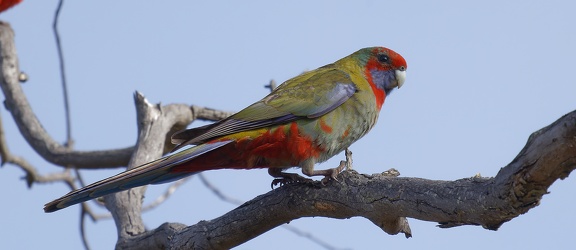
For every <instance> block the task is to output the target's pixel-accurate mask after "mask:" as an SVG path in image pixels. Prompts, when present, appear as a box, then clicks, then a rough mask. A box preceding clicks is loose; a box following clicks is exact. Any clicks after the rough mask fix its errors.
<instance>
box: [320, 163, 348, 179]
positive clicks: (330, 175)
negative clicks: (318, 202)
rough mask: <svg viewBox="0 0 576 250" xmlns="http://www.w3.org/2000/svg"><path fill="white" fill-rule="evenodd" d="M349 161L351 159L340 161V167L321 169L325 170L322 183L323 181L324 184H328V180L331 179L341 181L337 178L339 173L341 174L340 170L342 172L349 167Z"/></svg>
mask: <svg viewBox="0 0 576 250" xmlns="http://www.w3.org/2000/svg"><path fill="white" fill-rule="evenodd" d="M349 162H350V161H340V165H338V167H335V168H331V169H326V170H321V171H323V174H324V178H322V180H321V181H320V183H322V185H326V184H328V181H330V180H335V181H339V180H338V178H337V177H338V174H340V172H342V170H343V169H344V168H348V167H349V166H350V165H349Z"/></svg>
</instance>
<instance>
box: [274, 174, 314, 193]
mask: <svg viewBox="0 0 576 250" xmlns="http://www.w3.org/2000/svg"><path fill="white" fill-rule="evenodd" d="M310 181H312V180H310V179H308V178H304V177H302V176H300V175H297V174H294V175H286V176H282V177H279V178H275V179H274V180H272V183H271V184H270V187H271V188H272V189H274V186H276V185H279V186H280V187H281V186H284V185H286V184H291V183H298V182H310Z"/></svg>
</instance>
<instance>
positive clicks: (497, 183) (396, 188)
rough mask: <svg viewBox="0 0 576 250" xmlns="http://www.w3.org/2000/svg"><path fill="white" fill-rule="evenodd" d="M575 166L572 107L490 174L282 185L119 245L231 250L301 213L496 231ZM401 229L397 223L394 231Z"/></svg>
mask: <svg viewBox="0 0 576 250" xmlns="http://www.w3.org/2000/svg"><path fill="white" fill-rule="evenodd" d="M574 168H576V111H573V112H571V113H569V114H567V115H565V116H563V117H562V118H560V119H558V120H557V121H556V122H554V123H552V124H551V125H549V126H547V127H545V128H543V129H541V130H539V131H537V132H535V133H533V134H532V135H531V136H530V138H529V139H528V142H527V144H526V146H525V147H524V149H522V151H521V152H520V153H519V154H518V156H517V157H516V158H515V159H514V160H513V161H512V162H511V163H510V164H508V165H507V166H505V167H504V168H502V169H501V170H500V172H499V173H498V174H497V175H496V176H495V177H492V178H483V177H471V178H466V179H460V180H455V181H436V180H426V179H420V178H405V177H398V178H393V177H389V175H387V174H373V175H364V174H358V173H357V172H355V171H346V172H343V173H341V175H340V176H339V178H340V179H341V181H340V182H330V183H329V184H328V185H327V186H324V187H322V186H317V185H310V184H291V185H285V186H283V187H281V188H278V189H276V190H273V191H270V192H268V193H266V194H263V195H260V196H258V197H256V198H254V199H253V200H251V201H249V202H246V203H244V204H243V205H241V206H240V207H238V208H236V209H234V210H232V211H230V212H228V213H226V214H225V215H222V216H221V217H218V218H215V219H212V220H210V221H201V222H199V223H198V224H195V225H191V226H184V225H182V224H178V223H166V224H163V225H161V226H160V227H158V228H156V229H154V230H152V231H148V232H145V233H143V234H140V235H136V236H134V237H131V238H128V239H125V240H124V241H122V242H120V243H119V245H117V247H119V248H122V249H124V248H133V249H136V248H156V249H160V248H162V249H163V248H168V249H228V248H231V247H234V246H237V245H239V244H242V243H243V242H246V241H248V240H250V239H252V238H254V237H257V236H258V235H260V234H262V233H264V232H266V231H268V230H270V229H272V228H274V227H277V226H279V225H281V224H284V223H288V222H290V221H292V220H295V219H298V218H302V217H313V216H322V217H329V218H337V219H343V218H350V217H354V216H361V217H364V218H367V219H369V220H370V221H372V222H373V223H374V224H376V225H377V226H378V227H380V228H382V229H383V230H384V231H386V232H388V233H397V232H400V231H402V230H401V229H402V224H401V223H400V224H396V223H397V222H398V218H401V217H410V218H415V219H419V220H426V221H435V222H438V223H439V226H440V227H443V228H446V227H454V226H462V225H480V226H482V227H484V228H486V229H490V230H497V229H498V228H499V227H500V226H501V225H502V224H503V223H505V222H507V221H510V220H511V219H513V218H515V217H517V216H519V215H521V214H523V213H526V212H527V211H528V210H529V209H531V208H533V207H535V206H537V205H538V204H539V201H540V200H541V198H542V196H543V195H544V194H546V193H547V189H548V188H549V187H550V185H552V183H554V181H556V180H558V179H563V178H566V177H567V176H568V174H569V173H570V172H571V171H572V170H574ZM398 229H400V230H398Z"/></svg>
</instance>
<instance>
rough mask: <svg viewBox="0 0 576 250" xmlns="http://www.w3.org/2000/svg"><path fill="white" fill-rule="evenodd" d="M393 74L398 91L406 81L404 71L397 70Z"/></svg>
mask: <svg viewBox="0 0 576 250" xmlns="http://www.w3.org/2000/svg"><path fill="white" fill-rule="evenodd" d="M394 73H395V74H396V82H397V83H398V85H397V87H398V89H400V87H402V85H403V84H404V81H405V80H406V70H399V69H397V70H395V72H394Z"/></svg>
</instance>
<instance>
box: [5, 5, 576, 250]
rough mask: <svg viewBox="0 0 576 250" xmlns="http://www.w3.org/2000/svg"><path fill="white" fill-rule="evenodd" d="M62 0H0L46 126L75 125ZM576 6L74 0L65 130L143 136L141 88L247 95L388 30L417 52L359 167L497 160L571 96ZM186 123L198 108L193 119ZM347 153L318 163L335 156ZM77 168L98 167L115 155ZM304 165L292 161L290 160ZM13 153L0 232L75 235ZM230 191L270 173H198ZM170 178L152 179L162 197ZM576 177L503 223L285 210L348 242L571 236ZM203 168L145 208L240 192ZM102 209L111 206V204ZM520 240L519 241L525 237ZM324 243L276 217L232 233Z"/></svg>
mask: <svg viewBox="0 0 576 250" xmlns="http://www.w3.org/2000/svg"><path fill="white" fill-rule="evenodd" d="M56 5H57V1H55V0H50V1H30V0H27V1H24V2H23V3H22V4H20V5H19V6H16V7H15V8H14V9H11V10H9V11H7V12H5V13H2V14H0V20H3V21H7V22H10V23H11V24H12V26H13V28H14V30H15V33H16V46H17V50H18V52H19V57H20V67H21V69H22V70H23V71H25V72H26V73H28V74H29V76H30V80H29V81H28V82H27V83H25V84H24V85H23V88H24V90H25V92H26V94H27V96H28V98H29V100H30V102H31V104H32V106H33V108H34V111H35V112H36V113H37V115H38V116H39V119H40V121H41V122H42V124H43V126H44V127H45V128H46V129H47V131H48V132H49V133H50V134H51V135H52V136H53V137H54V138H55V139H56V140H58V141H62V142H63V141H64V140H65V127H64V125H65V122H64V112H63V101H62V90H61V88H60V78H59V73H58V64H57V58H56V50H55V45H54V38H53V36H52V30H51V25H52V16H53V10H54V9H55V8H56ZM575 10H576V6H575V5H574V3H573V2H572V1H546V3H541V2H540V1H538V2H536V1H506V2H505V1H481V2H476V3H471V2H469V1H440V2H437V1H436V2H432V1H387V2H383V1H382V2H381V1H315V2H313V1H291V3H289V4H288V3H284V4H279V3H271V2H270V1H255V2H251V3H239V2H238V3H224V2H222V1H202V2H201V3H200V2H198V1H67V2H66V3H65V6H64V9H63V13H62V15H61V23H60V30H61V34H62V40H63V45H64V50H65V51H64V53H65V59H66V63H67V65H66V66H67V77H68V81H69V94H70V102H71V109H72V119H73V120H72V125H73V131H72V132H73V136H74V139H75V141H76V148H77V149H82V150H92V149H108V148H118V147H125V146H129V145H132V144H133V143H134V142H135V140H136V122H135V115H134V106H133V100H132V94H133V92H134V91H136V90H138V91H141V92H142V93H143V94H144V95H146V96H147V98H148V99H149V100H150V101H151V102H154V103H157V102H161V103H164V104H167V103H175V102H177V103H188V104H195V105H203V106H208V107H212V108H217V109H222V110H230V111H234V110H239V109H241V108H243V107H245V106H246V105H249V104H251V103H252V102H254V101H256V100H258V99H260V98H261V97H263V96H264V95H266V94H267V93H268V90H267V89H264V88H263V85H265V84H267V83H268V81H269V80H270V79H275V80H277V81H278V82H282V81H284V80H286V79H288V78H290V77H293V76H295V75H297V74H299V73H300V72H302V71H303V70H306V69H314V68H317V67H319V66H322V65H324V64H327V63H330V62H333V61H335V60H337V59H339V58H341V57H343V56H346V55H348V54H350V53H352V52H354V51H356V50H357V49H360V48H362V47H368V46H385V47H389V48H391V49H393V50H395V51H397V52H398V53H400V54H402V55H403V56H404V57H405V58H406V60H407V62H408V71H407V80H406V82H405V85H404V86H403V88H402V89H400V90H398V91H395V93H394V94H393V95H392V96H390V98H388V99H387V103H386V104H385V105H384V108H383V111H382V113H381V116H380V121H379V122H378V124H377V125H376V127H375V128H374V129H373V130H372V131H371V132H370V133H369V134H368V135H367V136H366V137H365V138H363V139H362V140H360V141H359V142H357V143H356V144H354V145H353V146H352V148H351V150H352V151H353V152H354V163H355V169H356V170H357V171H360V172H362V173H368V174H370V173H378V172H382V171H384V170H387V169H389V168H391V167H394V168H397V169H398V170H399V171H400V172H401V173H402V176H411V177H421V178H429V179H442V180H453V179H458V178H465V177H470V176H473V175H474V174H476V173H481V174H482V175H483V176H493V175H495V174H496V173H497V172H498V170H499V169H500V167H503V166H505V165H506V164H507V163H509V162H510V161H511V160H512V159H513V158H514V157H515V156H516V154H517V153H518V152H519V151H520V149H521V148H522V147H523V146H524V144H525V142H526V140H527V138H528V136H529V135H530V133H532V132H534V131H536V130H538V129H540V128H542V127H543V126H546V125H548V124H550V123H551V122H553V121H555V120H556V119H557V118H559V117H560V116H562V115H563V114H565V113H567V112H569V111H572V110H574V109H575V108H576V101H575V98H574V96H575V94H576V82H575V80H574V58H576V47H575V46H574V45H575V44H576V28H574V24H576V15H574V11H575ZM0 113H1V115H2V119H3V122H4V126H5V129H6V135H7V139H8V143H9V146H10V149H11V151H12V152H13V153H14V154H17V155H19V156H23V157H26V158H27V159H28V160H29V161H30V162H31V163H32V164H33V165H34V166H36V167H37V168H38V169H39V170H40V171H41V172H42V173H49V172H54V171H58V170H60V168H58V167H54V166H52V165H51V164H49V163H47V162H45V161H44V160H42V159H41V158H40V157H39V156H37V154H36V153H35V152H34V151H32V149H31V148H30V147H29V146H28V145H27V143H26V142H25V141H24V140H23V139H22V137H21V136H20V134H19V132H18V131H17V129H16V128H15V125H14V122H13V120H12V119H11V117H10V115H9V113H8V112H6V110H5V109H1V110H0ZM199 124H200V123H198V124H193V125H192V126H196V125H199ZM342 158H343V156H337V157H335V158H334V159H332V160H331V161H329V162H327V163H325V164H321V165H319V166H317V167H318V168H322V169H323V168H330V167H334V166H335V165H336V164H337V162H338V161H339V160H341V159H342ZM119 171H120V169H117V170H112V171H98V172H90V171H85V172H84V174H85V178H86V179H87V180H88V181H90V182H92V181H96V180H98V179H100V178H103V177H106V176H108V175H111V174H114V173H117V172H119ZM297 172H299V170H297ZM22 176H23V173H22V171H21V170H20V169H18V168H15V167H14V166H11V165H6V166H4V167H3V168H1V169H0V187H1V188H2V190H3V191H0V197H1V198H2V200H3V205H2V206H0V241H1V242H2V246H3V247H5V248H6V249H40V248H51V249H52V248H58V249H79V248H81V247H82V245H81V242H80V238H79V231H78V226H79V224H78V218H79V208H78V207H71V208H68V209H65V210H62V211H59V212H57V213H53V214H44V212H43V211H42V207H43V205H44V203H46V202H48V201H50V200H52V199H53V198H57V197H59V196H60V195H62V194H64V193H66V192H68V191H69V190H68V189H67V187H65V185H63V184H53V185H38V186H34V187H33V188H32V189H27V188H26V185H25V183H24V181H22V180H21V179H20V178H21V177H22ZM206 176H207V177H209V178H210V180H211V181H213V182H214V184H215V185H217V186H219V187H220V188H221V189H222V191H223V192H225V193H227V194H229V195H231V196H234V197H236V198H238V199H242V200H248V199H251V198H253V197H255V196H257V195H259V194H262V193H265V192H268V191H269V190H270V186H269V184H270V181H271V177H269V176H268V175H267V173H266V171H265V170H250V171H234V170H224V171H213V172H208V173H207V174H206ZM165 187H166V186H155V187H153V188H150V189H149V190H150V192H149V193H148V195H147V196H148V197H154V196H155V195H156V194H158V193H160V192H161V191H163V188H165ZM574 189H576V181H575V180H574V178H573V177H571V178H568V179H566V180H564V181H559V182H557V183H555V184H554V185H553V186H552V188H551V189H550V190H549V191H550V192H551V194H549V195H546V196H544V199H543V200H542V204H541V205H540V206H538V207H537V208H535V209H533V210H530V211H529V212H528V213H527V214H525V215H522V216H520V217H519V218H516V219H514V220H512V221H511V222H508V223H505V224H504V225H503V226H502V227H501V229H500V230H499V231H497V232H493V231H487V230H485V229H482V228H481V227H474V226H465V227H458V228H452V229H440V228H437V227H435V223H429V222H421V221H417V220H414V219H410V220H409V221H410V223H411V226H412V230H413V233H414V237H413V238H411V239H405V238H404V237H403V236H389V235H387V234H385V233H384V232H382V231H380V229H378V228H377V227H376V226H374V225H373V224H372V223H371V222H369V221H368V220H366V219H363V218H352V219H348V220H335V219H325V218H306V219H300V220H296V221H293V222H291V223H290V225H293V226H296V227H298V228H300V229H302V230H305V231H308V232H311V233H313V234H314V235H315V236H316V237H319V238H321V239H323V240H325V241H328V242H330V243H331V244H333V245H334V246H337V247H342V248H352V249H375V248H391V249H392V248H399V247H402V248H404V249H416V248H431V249H436V248H440V247H442V248H443V249H462V248H466V249H504V248H512V247H518V246H519V245H518V244H520V243H521V244H523V246H522V248H523V249H545V248H546V249H568V248H570V247H571V246H573V243H571V242H570V241H569V239H570V238H572V237H573V236H574V229H573V224H574V223H576V215H575V214H574V213H573V207H574V206H576V197H575V196H574V194H573V193H572V192H571V191H573V190H574ZM233 208H234V206H233V205H229V204H226V203H224V202H222V201H220V200H218V199H217V198H215V197H214V196H213V195H212V194H211V193H210V192H209V191H207V190H206V188H204V187H203V186H202V184H201V183H200V182H199V180H198V179H192V180H191V181H190V182H188V183H187V184H186V185H184V186H183V187H182V188H181V189H180V190H179V191H178V192H177V193H176V194H175V195H174V196H173V197H172V198H171V199H170V200H169V201H168V202H166V203H165V204H164V205H163V206H162V207H160V208H158V209H156V210H154V211H152V212H149V213H146V214H145V215H144V219H145V222H146V225H147V226H148V227H149V228H155V227H157V226H158V225H160V224H161V223H163V222H167V221H169V222H181V223H185V224H188V225H190V224H194V223H196V222H198V221H199V220H209V219H212V218H215V217H217V216H220V215H221V214H223V213H225V212H226V211H229V210H231V209H233ZM103 212H104V211H103ZM88 224H89V225H88V226H87V231H88V238H89V241H90V244H91V246H92V247H93V248H94V249H111V248H113V246H114V243H115V240H116V228H115V226H114V224H113V222H112V221H110V220H107V221H99V222H98V223H95V224H93V223H91V222H89V223H88ZM524 244H526V245H524ZM272 247H273V248H274V249H276V250H281V249H319V248H320V247H319V246H318V245H316V244H314V243H311V242H310V241H308V240H306V239H303V238H300V237H298V236H295V235H294V234H292V233H290V232H288V231H287V230H285V229H283V228H276V229H273V230H271V231H270V232H267V233H265V234H264V235H262V236H260V237H258V238H256V239H254V240H252V241H250V242H248V243H246V244H244V245H241V246H239V247H238V248H237V249H270V248H272Z"/></svg>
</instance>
